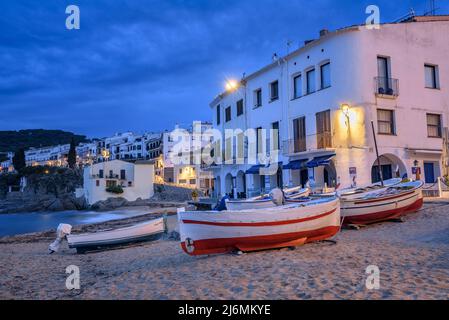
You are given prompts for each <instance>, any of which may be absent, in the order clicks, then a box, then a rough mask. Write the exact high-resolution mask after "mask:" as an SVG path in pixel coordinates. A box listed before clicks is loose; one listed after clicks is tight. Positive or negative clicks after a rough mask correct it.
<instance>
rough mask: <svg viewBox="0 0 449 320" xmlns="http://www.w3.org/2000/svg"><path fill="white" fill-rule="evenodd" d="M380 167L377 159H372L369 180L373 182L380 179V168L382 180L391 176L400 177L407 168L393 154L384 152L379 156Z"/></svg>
mask: <svg viewBox="0 0 449 320" xmlns="http://www.w3.org/2000/svg"><path fill="white" fill-rule="evenodd" d="M379 160H380V169H379V164H378V161H377V160H376V161H374V163H373V165H372V167H371V181H372V182H373V183H376V182H379V181H380V173H379V172H380V170H382V177H383V179H384V180H389V179H392V178H400V177H402V176H403V175H405V174H406V173H407V169H406V167H405V165H404V163H403V162H402V160H401V159H399V158H398V157H397V156H395V155H394V154H390V153H386V154H383V155H381V156H380V157H379Z"/></svg>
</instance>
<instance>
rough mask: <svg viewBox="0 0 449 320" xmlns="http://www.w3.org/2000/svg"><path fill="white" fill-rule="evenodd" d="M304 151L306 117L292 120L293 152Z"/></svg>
mask: <svg viewBox="0 0 449 320" xmlns="http://www.w3.org/2000/svg"><path fill="white" fill-rule="evenodd" d="M303 151H306V117H300V118H297V119H295V120H293V152H294V153H298V152H303Z"/></svg>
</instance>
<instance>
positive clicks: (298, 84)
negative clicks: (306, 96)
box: [293, 74, 302, 99]
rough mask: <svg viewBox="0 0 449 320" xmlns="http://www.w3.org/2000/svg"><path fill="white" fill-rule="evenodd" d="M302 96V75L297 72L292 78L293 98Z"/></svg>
mask: <svg viewBox="0 0 449 320" xmlns="http://www.w3.org/2000/svg"><path fill="white" fill-rule="evenodd" d="M301 96H302V76H301V75H300V74H298V75H297V76H295V77H294V78H293V99H297V98H300V97H301Z"/></svg>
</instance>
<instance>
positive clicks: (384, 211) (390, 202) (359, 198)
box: [340, 181, 424, 225]
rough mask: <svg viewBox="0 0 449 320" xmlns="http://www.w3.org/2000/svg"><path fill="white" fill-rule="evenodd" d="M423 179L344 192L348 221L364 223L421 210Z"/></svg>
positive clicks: (343, 212) (342, 206)
mask: <svg viewBox="0 0 449 320" xmlns="http://www.w3.org/2000/svg"><path fill="white" fill-rule="evenodd" d="M423 185H424V183H423V182H422V181H412V182H405V183H399V184H396V185H393V186H391V187H386V188H380V189H375V190H374V191H368V192H361V193H357V192H353V193H347V194H342V195H341V198H340V200H341V215H342V219H343V223H344V224H346V225H347V224H354V225H364V224H371V223H376V222H380V221H386V220H391V219H396V218H399V217H401V216H403V215H405V214H407V213H410V212H415V211H418V210H419V209H421V207H422V205H423V195H422V187H423Z"/></svg>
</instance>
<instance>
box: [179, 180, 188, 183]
mask: <svg viewBox="0 0 449 320" xmlns="http://www.w3.org/2000/svg"><path fill="white" fill-rule="evenodd" d="M179 184H187V180H186V179H180V180H179Z"/></svg>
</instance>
